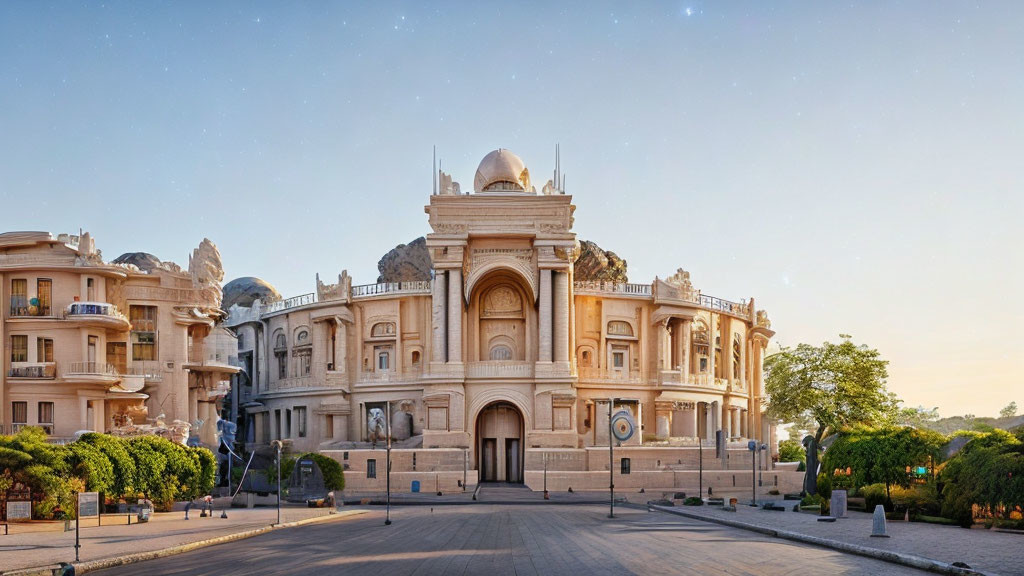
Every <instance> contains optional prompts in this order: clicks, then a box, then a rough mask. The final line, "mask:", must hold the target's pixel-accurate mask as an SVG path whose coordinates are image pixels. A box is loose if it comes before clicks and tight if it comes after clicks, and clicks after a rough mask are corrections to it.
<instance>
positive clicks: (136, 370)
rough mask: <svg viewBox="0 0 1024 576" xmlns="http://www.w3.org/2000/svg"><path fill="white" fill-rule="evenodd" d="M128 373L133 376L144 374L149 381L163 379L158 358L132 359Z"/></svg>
mask: <svg viewBox="0 0 1024 576" xmlns="http://www.w3.org/2000/svg"><path fill="white" fill-rule="evenodd" d="M128 373H129V374H131V375H132V376H142V377H143V378H145V379H146V380H149V381H160V380H163V376H162V375H161V374H160V362H159V361H156V360H132V365H131V366H129V367H128Z"/></svg>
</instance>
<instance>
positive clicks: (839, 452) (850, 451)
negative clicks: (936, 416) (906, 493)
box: [822, 426, 946, 502]
mask: <svg viewBox="0 0 1024 576" xmlns="http://www.w3.org/2000/svg"><path fill="white" fill-rule="evenodd" d="M945 443H946V437H945V436H943V435H942V434H939V433H938V432H935V431H932V430H921V429H917V428H911V427H909V426H885V427H880V428H872V427H865V426H856V427H852V428H848V429H845V430H843V431H841V432H840V433H839V434H838V436H837V437H836V439H835V441H834V442H833V443H832V445H831V446H829V448H828V450H826V451H825V455H824V458H823V459H822V467H823V468H824V470H825V472H826V473H827V474H830V475H831V474H834V473H835V471H836V470H841V471H842V478H843V480H844V481H845V482H849V483H850V484H851V485H852V487H854V488H858V487H861V486H865V485H868V484H884V485H885V495H886V500H887V501H888V502H891V499H892V487H893V486H899V487H901V488H907V487H908V486H910V480H911V478H910V476H909V475H908V474H907V467H908V466H909V467H916V466H922V465H929V464H933V463H935V462H937V461H938V460H939V451H940V449H941V448H942V446H943V445H944V444H945ZM847 469H849V475H848V476H847V474H846V470H847Z"/></svg>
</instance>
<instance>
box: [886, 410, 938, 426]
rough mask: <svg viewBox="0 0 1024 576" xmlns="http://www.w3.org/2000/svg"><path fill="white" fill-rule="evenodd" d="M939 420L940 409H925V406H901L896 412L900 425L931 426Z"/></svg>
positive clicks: (897, 421)
mask: <svg viewBox="0 0 1024 576" xmlns="http://www.w3.org/2000/svg"><path fill="white" fill-rule="evenodd" d="M938 421H939V409H938V408H932V409H931V410H927V409H925V407H924V406H918V407H916V408H912V407H910V406H905V407H901V408H900V409H899V412H898V413H897V414H896V423H897V424H899V425H900V426H913V427H914V428H931V427H932V426H933V425H934V424H935V423H936V422H938Z"/></svg>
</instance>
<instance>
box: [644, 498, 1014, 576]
mask: <svg viewBox="0 0 1024 576" xmlns="http://www.w3.org/2000/svg"><path fill="white" fill-rule="evenodd" d="M745 502H746V503H749V502H750V500H749V498H748V499H747V500H745V501H744V500H740V503H739V505H738V506H737V507H736V512H726V511H724V510H722V509H721V508H720V507H717V506H676V507H662V506H655V507H654V508H655V509H658V510H662V511H665V512H670V513H676V514H680V515H684V516H686V517H690V518H699V519H705V520H709V521H720V522H722V523H729V524H728V525H732V526H737V527H745V528H748V529H755V530H758V531H760V532H767V531H778V532H788V533H792V534H795V535H799V536H802V537H804V538H807V539H811V538H817V539H822V540H825V541H826V542H824V543H822V545H829V544H835V546H830V547H841V546H844V545H845V546H846V547H850V546H856V547H861V548H867V549H870V550H871V551H874V552H875V553H877V555H879V556H881V555H883V554H885V553H897V554H901V555H909V556H917V557H920V558H926V559H930V560H936V561H938V562H941V563H945V564H952V563H954V562H963V563H965V564H967V565H968V566H970V567H971V568H972V569H973V570H975V571H978V572H982V573H985V574H1002V575H1014V574H1019V575H1024V552H1022V550H1024V535H1019V534H1008V533H1002V532H993V531H990V530H977V529H974V530H968V529H965V528H959V527H956V526H941V525H937V524H925V523H920V522H894V521H889V522H888V534H889V535H890V538H872V537H871V523H872V519H871V514H867V513H864V512H850V513H849V517H848V518H841V519H839V520H836V521H835V522H818V521H817V519H818V516H816V515H814V514H806V513H796V512H791V511H789V510H791V509H792V507H793V504H795V502H792V501H786V502H782V501H779V502H777V503H778V504H780V505H784V506H786V508H787V511H786V512H775V511H768V510H762V509H761V508H754V507H751V506H748V505H746V504H745ZM740 524H742V525H743V526H739V525H740ZM778 535H779V536H780V537H786V535H784V534H778ZM803 541H808V540H803Z"/></svg>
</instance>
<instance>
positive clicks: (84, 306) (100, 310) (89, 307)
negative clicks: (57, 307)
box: [64, 302, 128, 322]
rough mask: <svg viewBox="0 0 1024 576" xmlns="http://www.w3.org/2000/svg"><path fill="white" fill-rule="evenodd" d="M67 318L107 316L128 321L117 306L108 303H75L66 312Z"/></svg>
mask: <svg viewBox="0 0 1024 576" xmlns="http://www.w3.org/2000/svg"><path fill="white" fill-rule="evenodd" d="M64 316H65V317H66V318H73V317H77V316H107V317H110V318H117V319H118V320H124V321H125V322H127V321H128V317H127V316H125V315H124V314H122V313H121V311H120V310H118V309H117V306H114V305H113V304H108V303H106V302H74V303H72V304H69V305H68V307H67V309H66V310H65V311H64Z"/></svg>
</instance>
